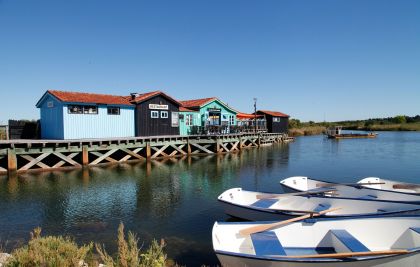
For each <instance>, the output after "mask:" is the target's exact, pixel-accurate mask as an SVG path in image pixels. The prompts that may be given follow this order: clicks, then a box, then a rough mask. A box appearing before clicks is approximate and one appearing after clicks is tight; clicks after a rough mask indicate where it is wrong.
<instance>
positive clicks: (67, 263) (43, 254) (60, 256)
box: [6, 228, 93, 267]
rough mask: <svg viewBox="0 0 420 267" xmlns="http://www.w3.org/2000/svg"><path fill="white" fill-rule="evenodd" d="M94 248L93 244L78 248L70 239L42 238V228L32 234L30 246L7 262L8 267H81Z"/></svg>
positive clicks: (24, 247) (19, 251)
mask: <svg viewBox="0 0 420 267" xmlns="http://www.w3.org/2000/svg"><path fill="white" fill-rule="evenodd" d="M92 247H93V245H92V243H91V244H89V245H86V246H82V247H78V246H77V244H76V243H75V242H74V241H73V240H71V239H70V238H69V237H61V236H59V237H55V236H46V237H41V228H36V229H34V231H33V232H31V240H30V241H29V242H28V244H27V245H26V246H23V247H21V248H18V249H16V250H15V251H13V252H12V257H11V258H10V259H9V260H8V261H7V263H6V266H7V267H9V266H10V267H12V266H13V267H14V266H16V267H17V266H19V267H32V266H51V267H73V266H80V265H81V263H83V262H85V260H86V257H87V255H88V253H89V252H90V251H91V250H92Z"/></svg>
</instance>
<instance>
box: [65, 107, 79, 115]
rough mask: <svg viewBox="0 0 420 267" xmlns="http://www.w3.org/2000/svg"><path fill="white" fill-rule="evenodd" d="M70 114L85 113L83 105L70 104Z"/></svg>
mask: <svg viewBox="0 0 420 267" xmlns="http://www.w3.org/2000/svg"><path fill="white" fill-rule="evenodd" d="M67 110H68V113H69V114H83V106H68V108H67Z"/></svg>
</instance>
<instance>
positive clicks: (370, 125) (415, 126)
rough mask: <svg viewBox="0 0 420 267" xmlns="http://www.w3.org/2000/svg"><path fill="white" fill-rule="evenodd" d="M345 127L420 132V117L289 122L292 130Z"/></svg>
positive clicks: (401, 116) (295, 120)
mask: <svg viewBox="0 0 420 267" xmlns="http://www.w3.org/2000/svg"><path fill="white" fill-rule="evenodd" d="M337 125H340V126H343V128H344V129H349V130H350V129H351V130H367V131H420V115H416V116H413V117H410V116H405V115H398V116H395V117H388V118H371V119H367V120H353V121H350V120H347V121H336V122H314V121H309V122H301V121H300V120H298V119H290V120H289V128H290V129H303V128H305V129H311V128H314V127H325V128H326V127H330V126H337Z"/></svg>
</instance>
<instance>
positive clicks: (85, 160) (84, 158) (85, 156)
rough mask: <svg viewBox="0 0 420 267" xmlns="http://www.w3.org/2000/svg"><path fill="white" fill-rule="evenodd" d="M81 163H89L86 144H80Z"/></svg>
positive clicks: (84, 164) (85, 164)
mask: <svg viewBox="0 0 420 267" xmlns="http://www.w3.org/2000/svg"><path fill="white" fill-rule="evenodd" d="M82 165H83V166H87V165H89V147H88V146H86V145H85V146H82Z"/></svg>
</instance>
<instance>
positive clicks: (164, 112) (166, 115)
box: [160, 111, 168, 119]
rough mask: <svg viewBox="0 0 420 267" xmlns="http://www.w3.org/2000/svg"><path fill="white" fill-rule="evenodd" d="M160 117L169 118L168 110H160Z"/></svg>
mask: <svg viewBox="0 0 420 267" xmlns="http://www.w3.org/2000/svg"><path fill="white" fill-rule="evenodd" d="M160 117H161V118H162V119H167V118H168V112H167V111H161V112H160Z"/></svg>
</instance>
